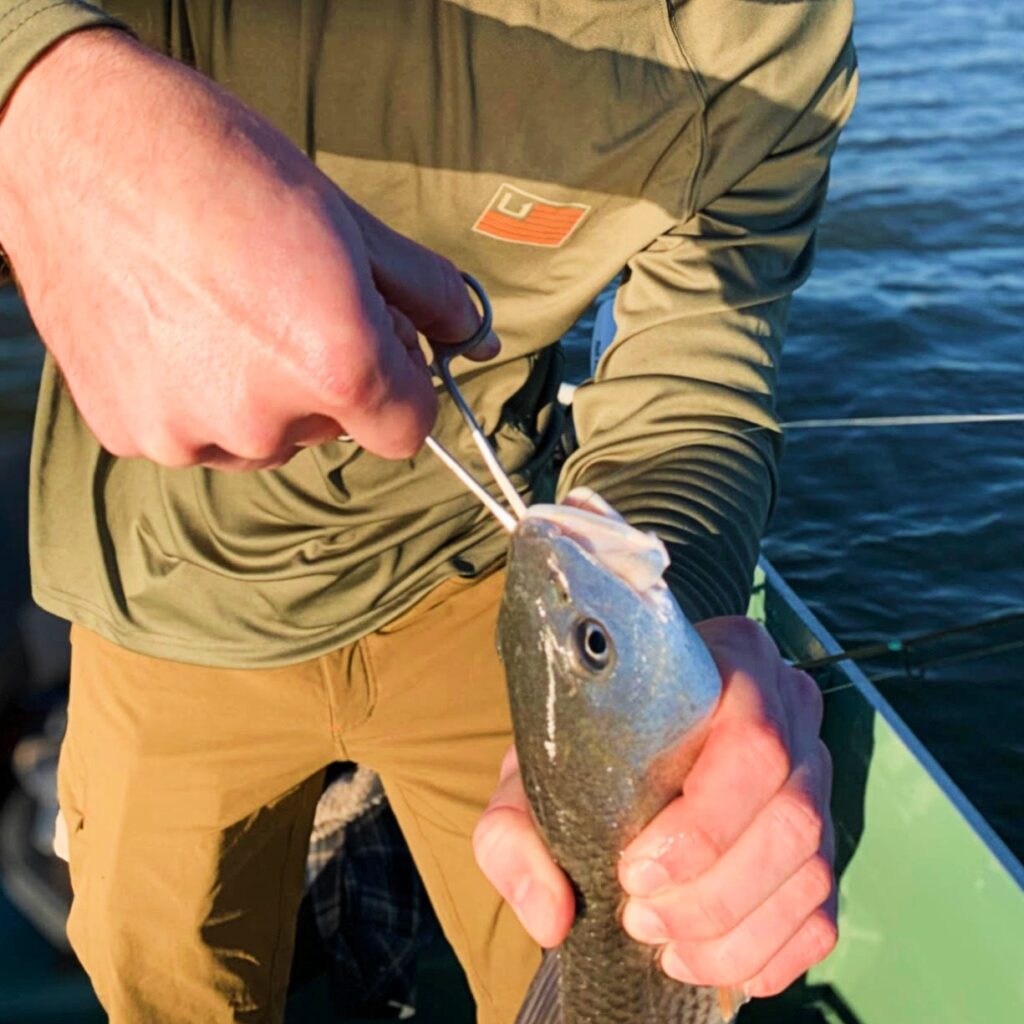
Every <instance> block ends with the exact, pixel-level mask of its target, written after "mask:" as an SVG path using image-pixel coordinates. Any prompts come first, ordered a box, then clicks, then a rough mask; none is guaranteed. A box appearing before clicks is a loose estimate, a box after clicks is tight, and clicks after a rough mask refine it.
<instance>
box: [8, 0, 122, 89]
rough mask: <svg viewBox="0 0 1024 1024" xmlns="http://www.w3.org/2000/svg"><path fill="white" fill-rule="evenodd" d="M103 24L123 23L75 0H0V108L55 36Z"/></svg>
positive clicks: (56, 39) (55, 40) (116, 24)
mask: <svg viewBox="0 0 1024 1024" xmlns="http://www.w3.org/2000/svg"><path fill="white" fill-rule="evenodd" d="M104 25H107V26H112V27H116V28H124V27H125V26H124V25H123V24H122V23H121V22H119V21H118V20H117V19H116V18H112V17H111V16H110V15H109V14H105V13H104V12H103V11H101V10H99V9H98V8H96V7H93V6H92V5H91V4H86V3H78V2H76V0H0V108H2V107H3V106H4V104H6V102H7V100H8V98H9V97H10V95H11V93H12V92H13V91H14V87H15V86H16V85H17V84H18V81H19V79H20V78H21V76H22V75H23V74H24V73H25V72H26V71H27V70H28V69H29V67H30V66H31V65H32V63H33V62H34V61H36V60H37V59H38V58H39V57H41V56H42V54H43V53H45V51H46V50H48V49H49V48H50V47H51V46H53V44H54V43H56V42H57V41H58V40H59V39H62V38H63V37H64V36H66V35H69V34H70V33H71V32H77V31H78V30H79V29H83V28H95V27H99V26H104Z"/></svg>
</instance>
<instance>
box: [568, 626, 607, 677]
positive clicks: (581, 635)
mask: <svg viewBox="0 0 1024 1024" xmlns="http://www.w3.org/2000/svg"><path fill="white" fill-rule="evenodd" d="M576 649H577V651H578V653H579V656H580V660H581V661H582V662H583V664H584V666H585V667H586V668H588V669H590V670H591V671H592V672H600V671H601V670H602V669H604V668H607V667H608V665H609V664H610V663H611V660H612V654H613V651H612V641H611V637H610V636H608V633H607V632H606V631H605V628H604V626H602V625H601V623H600V622H595V621H594V619H583V620H582V621H581V622H578V623H577V624H576Z"/></svg>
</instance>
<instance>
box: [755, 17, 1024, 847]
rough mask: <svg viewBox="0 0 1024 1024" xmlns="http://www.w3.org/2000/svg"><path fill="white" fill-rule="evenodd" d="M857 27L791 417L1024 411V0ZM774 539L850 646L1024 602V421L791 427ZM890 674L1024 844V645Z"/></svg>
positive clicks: (798, 303)
mask: <svg viewBox="0 0 1024 1024" xmlns="http://www.w3.org/2000/svg"><path fill="white" fill-rule="evenodd" d="M856 38H857V43H858V50H859V53H860V66H861V75H862V84H861V93H860V100H859V103H858V106H857V110H856V113H855V114H854V117H853V119H852V121H851V123H850V125H849V126H848V128H847V130H846V133H845V135H844V138H843V140H842V143H841V145H840V150H839V153H838V154H837V156H836V158H835V161H834V164H833V177H832V186H831V194H830V204H829V208H828V211H827V214H826V216H825V218H824V223H823V225H822V230H821V243H820V251H819V256H818V262H817V270H816V272H815V275H814V277H813V279H812V280H811V282H810V283H809V284H808V285H807V286H806V287H805V288H804V289H803V290H802V291H801V292H800V293H799V294H798V296H797V298H796V300H795V301H794V305H793V310H792V317H791V321H790V323H791V326H790V334H789V340H788V343H787V354H786V362H785V364H784V365H785V371H784V379H783V385H782V412H783V416H784V418H786V419H805V418H811V417H842V416H872V415H883V416H887V415H893V414H928V413H975V412H1024V4H1022V3H1020V0H990V2H987V3H983V4H979V3H966V2H963V0H956V2H954V0H939V2H935V0H903V2H902V3H900V4H893V3H885V2H882V0H862V2H861V3H860V4H859V7H858V21H857V31H856ZM765 547H766V551H767V553H768V555H769V557H771V558H772V559H773V560H774V562H775V563H776V565H777V566H778V567H779V568H780V569H781V571H782V572H783V573H784V575H785V576H786V577H787V578H788V579H789V581H790V582H791V583H792V584H793V586H794V587H795V588H796V590H797V591H798V592H799V593H800V594H801V595H802V596H803V597H804V598H805V599H806V600H807V601H808V602H809V603H810V604H811V606H812V607H813V608H814V610H815V611H816V612H817V613H818V614H819V615H820V617H821V618H822V619H823V620H824V621H825V623H826V624H827V625H828V626H829V627H830V628H831V629H832V630H833V632H834V633H835V634H836V636H837V637H838V638H839V639H840V641H841V642H843V643H844V644H845V645H847V646H850V645H853V644H856V643H858V642H861V641H865V640H870V639H874V638H880V637H888V636H894V635H896V636H898V635H906V634H912V633H915V632H921V631H927V630H931V629H936V628H940V627H942V626H943V625H946V624H954V623H958V622H967V621H974V620H979V619H983V618H985V617H987V616H990V615H995V614H997V613H999V612H1001V611H1005V610H1007V609H1010V608H1017V609H1024V422H1019V423H999V424H991V425H971V426H938V427H912V428H903V429H874V430H869V429H842V430H834V431H810V430H808V431H793V432H791V433H790V434H789V440H788V447H787V453H786V458H785V462H784V465H783V493H782V498H781V501H780V504H779V507H778V511H777V514H776V516H775V519H774V522H773V523H772V526H771V529H770V532H769V535H768V538H767V540H766V543H765ZM1021 635H1022V630H1021V629H1020V628H1019V627H1018V629H1017V630H1016V633H1015V637H1016V638H1020V636H1021ZM982 639H983V638H982V637H978V638H975V639H973V640H972V641H971V643H972V645H981V643H982ZM989 639H990V640H991V641H992V642H993V643H995V642H1003V643H1005V642H1011V641H1012V640H1013V639H1014V634H1013V631H1007V630H1002V631H993V632H992V633H991V634H990V635H989ZM955 646H958V647H959V648H960V650H961V651H962V650H963V649H964V648H966V646H967V643H966V641H962V642H960V643H959V644H958V645H953V644H952V642H951V644H950V645H946V646H945V647H944V648H943V651H941V652H939V651H936V654H938V653H943V654H945V655H950V654H955V653H958V652H957V651H955V650H954V647H955ZM922 653H924V652H922ZM882 689H883V691H884V692H885V693H886V695H887V696H888V697H889V698H890V699H891V700H892V702H893V703H894V704H895V705H896V707H897V708H898V709H899V710H900V712H901V713H902V714H903V716H904V717H905V718H906V719H907V720H908V721H909V722H910V724H911V725H912V727H913V728H914V729H915V731H917V733H918V734H919V735H920V736H921V737H922V738H923V739H924V740H925V741H926V742H927V743H928V744H929V746H930V747H931V748H932V749H933V751H935V752H936V753H937V754H938V756H939V758H940V760H941V761H942V762H943V763H944V765H945V766H946V767H947V769H948V770H950V771H951V773H952V774H953V776H954V777H955V778H956V780H957V781H958V782H959V783H960V785H961V786H962V787H963V788H964V789H965V791H966V792H967V793H968V795H969V796H970V797H971V798H972V799H973V800H974V801H975V803H976V804H977V805H979V806H980V808H981V809H982V810H983V811H984V812H985V813H986V815H987V816H988V817H989V818H990V820H992V821H993V823H994V824H995V825H996V826H997V828H998V829H999V831H1000V832H1001V833H1002V834H1003V836H1004V838H1006V839H1007V840H1008V841H1009V842H1010V843H1011V845H1012V846H1013V847H1014V848H1015V849H1016V850H1017V852H1018V853H1019V854H1022V855H1024V814H1022V810H1024V650H1017V651H1015V652H1008V653H1006V654H1004V655H1002V656H989V657H985V658H980V659H977V660H974V661H964V662H961V663H959V664H956V665H955V666H954V665H950V666H948V667H944V668H936V669H930V670H928V671H927V672H926V673H925V677H924V679H923V680H916V681H914V680H906V679H903V680H900V679H897V680H894V681H891V682H889V683H886V684H883V686H882Z"/></svg>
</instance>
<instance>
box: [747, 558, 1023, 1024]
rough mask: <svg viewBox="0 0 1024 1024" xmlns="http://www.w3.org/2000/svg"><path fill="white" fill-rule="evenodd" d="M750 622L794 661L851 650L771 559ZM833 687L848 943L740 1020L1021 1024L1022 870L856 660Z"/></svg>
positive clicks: (843, 924)
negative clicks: (762, 628)
mask: <svg viewBox="0 0 1024 1024" xmlns="http://www.w3.org/2000/svg"><path fill="white" fill-rule="evenodd" d="M751 615H752V616H753V617H755V618H757V619H758V620H759V621H761V622H763V623H764V625H765V626H766V628H767V629H768V630H769V632H770V633H771V634H772V636H773V637H774V638H775V641H776V643H778V644H779V646H780V648H781V649H782V651H783V653H784V654H785V655H786V656H787V657H788V658H790V659H792V660H794V661H801V660H804V659H810V658H818V657H822V656H825V655H829V654H837V653H839V652H840V648H839V646H838V645H837V644H836V642H835V640H833V639H832V637H831V636H830V635H829V634H828V632H827V631H826V630H825V629H824V627H823V626H822V625H821V623H819V622H818V621H817V619H816V618H815V617H814V616H813V615H812V614H811V612H810V611H809V610H808V609H807V608H806V606H805V605H804V604H803V603H802V602H801V601H800V600H799V598H797V597H796V595H795V594H794V593H793V592H792V590H791V589H790V588H789V587H788V586H787V584H786V583H785V581H784V580H783V579H782V578H781V577H780V576H779V574H778V573H777V572H776V571H775V570H774V569H773V568H772V566H771V565H770V564H769V563H767V562H766V561H764V560H762V562H761V565H760V566H759V568H758V577H757V581H756V586H755V591H754V598H753V601H752V605H751ZM821 684H822V689H823V691H824V692H825V720H824V725H823V735H824V739H825V742H826V743H827V745H828V747H829V750H830V752H831V754H832V758H833V762H834V766H835V781H834V784H833V798H832V811H833V817H834V819H835V823H836V842H837V869H838V873H839V925H840V941H839V945H838V947H837V948H836V950H835V952H834V953H833V954H832V956H830V957H829V958H828V959H827V960H826V961H825V962H824V963H823V964H821V965H820V966H818V967H816V968H815V969H814V970H812V971H811V972H810V973H809V974H808V975H807V977H806V978H805V979H804V980H803V981H802V982H801V983H799V984H797V985H794V986H793V987H792V988H791V989H790V990H789V991H788V992H787V993H785V994H784V995H783V996H781V997H779V998H778V999H775V1000H768V1001H765V1002H764V1003H763V1004H752V1006H751V1007H750V1008H749V1009H748V1010H745V1011H744V1013H743V1014H742V1015H741V1017H740V1020H741V1024H746V1022H747V1021H749V1022H750V1024H755V1022H766V1024H767V1022H776V1021H778V1022H783V1021H785V1022H786V1024H797V1022H802V1021H804V1020H807V1021H813V1020H820V1021H827V1022H829V1024H833V1022H835V1024H855V1022H857V1024H918V1022H921V1024H924V1022H927V1024H947V1022H948V1024H1021V1022H1024V867H1022V866H1021V864H1020V862H1019V861H1018V860H1017V859H1016V858H1015V857H1014V855H1013V854H1012V853H1011V852H1010V850H1009V849H1008V848H1007V847H1006V845H1005V844H1004V843H1003V842H1002V840H1001V839H1000V838H999V837H998V836H997V835H996V834H995V832H993V830H992V829H991V828H990V826H989V825H988V824H987V823H986V822H985V821H984V819H983V818H982V817H981V815H979V814H978V812H977V811H976V810H975V809H974V807H973V806H972V805H971V804H970V803H969V802H968V801H967V799H966V798H965V797H964V795H963V794H962V793H961V792H960V790H959V789H958V788H957V786H956V785H955V784H954V783H953V781H952V780H951V779H950V778H949V776H948V775H947V774H946V772H945V771H944V770H943V769H942V768H941V767H940V766H939V764H938V763H937V762H936V761H935V759H934V758H933V757H932V756H931V754H930V753H929V752H928V751H927V750H926V749H925V748H924V747H923V746H922V745H921V743H920V742H919V741H918V740H917V738H916V737H915V736H914V735H913V733H911V732H910V730H909V729H908V728H907V726H906V724H905V723H904V722H903V721H902V720H901V719H900V718H899V716H898V715H897V714H896V713H895V711H894V710H893V709H892V707H891V706H890V705H889V703H888V702H887V701H886V700H885V699H884V698H883V697H882V696H881V694H880V693H879V692H878V691H877V690H876V689H875V687H874V686H873V685H872V684H871V683H870V682H869V681H868V679H867V678H866V677H865V675H864V674H863V672H861V671H860V670H859V669H858V668H857V667H856V665H853V664H851V663H849V662H841V663H839V664H836V665H835V666H833V667H831V668H830V669H829V671H828V673H827V674H826V675H823V676H822V677H821Z"/></svg>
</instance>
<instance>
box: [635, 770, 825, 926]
mask: <svg viewBox="0 0 1024 1024" xmlns="http://www.w3.org/2000/svg"><path fill="white" fill-rule="evenodd" d="M826 799H827V792H826V790H825V786H824V785H823V781H822V777H821V770H820V768H819V766H818V765H817V764H816V757H815V755H814V754H813V753H812V754H811V755H810V756H809V757H808V760H807V761H805V762H804V763H802V764H801V765H799V766H798V767H797V769H796V770H795V771H794V773H793V775H792V776H791V777H790V779H789V781H788V782H787V783H786V785H785V786H784V787H783V788H782V790H780V791H779V793H777V794H776V795H775V797H773V798H772V800H770V801H769V803H768V804H767V806H766V807H764V808H763V809H762V810H761V812H760V813H759V814H758V815H757V817H756V818H755V819H754V821H753V823H752V824H751V826H750V827H749V828H748V829H747V830H746V831H745V832H744V833H743V835H742V836H741V837H740V838H739V839H738V840H737V841H736V843H735V844H734V845H733V846H732V847H731V848H730V849H729V850H728V851H727V852H726V853H725V854H724V855H723V856H722V857H721V858H720V859H718V860H717V861H716V862H715V864H714V865H713V866H712V867H711V868H710V869H709V870H708V871H706V872H704V873H703V874H701V875H700V876H698V877H697V878H695V879H692V880H691V881H688V882H684V883H682V884H681V885H671V886H668V887H666V888H664V889H662V890H661V891H660V892H658V893H657V894H656V895H655V896H653V897H651V898H648V899H631V900H630V901H629V902H628V903H627V904H626V907H625V910H624V913H623V926H624V927H625V929H626V931H627V932H629V934H630V935H632V936H633V937H634V938H636V939H638V940H640V941H642V942H655V943H657V942H667V941H683V942H706V941H710V940H716V939H719V938H721V937H722V936H725V935H728V934H729V933H730V932H732V931H734V930H735V929H737V928H738V927H739V926H740V925H741V923H742V922H743V921H744V920H745V919H746V918H748V917H749V916H750V915H752V914H754V913H755V912H756V911H757V910H758V908H760V907H762V906H763V905H764V904H766V903H767V902H769V901H770V900H773V899H774V898H775V896H776V894H777V893H778V892H780V891H782V890H783V889H784V888H785V887H786V885H787V884H788V882H789V880H790V879H792V878H793V877H794V876H795V875H797V874H799V873H801V872H802V871H803V872H805V873H807V872H810V873H811V874H812V875H814V876H815V877H819V878H821V879H824V880H827V884H826V885H825V888H824V891H822V892H821V893H820V894H819V896H818V903H821V902H823V901H824V899H825V898H826V896H827V895H828V893H829V890H830V888H831V877H832V862H831V842H830V840H829V832H828V828H829V826H828V820H827V819H828V816H827V815H826V814H825V813H824V802H825V801H826ZM816 905H817V904H816ZM810 909H812V908H807V912H809V911H810Z"/></svg>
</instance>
